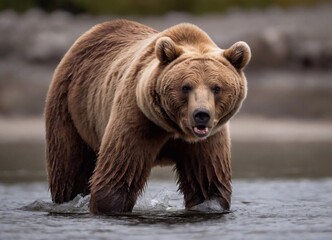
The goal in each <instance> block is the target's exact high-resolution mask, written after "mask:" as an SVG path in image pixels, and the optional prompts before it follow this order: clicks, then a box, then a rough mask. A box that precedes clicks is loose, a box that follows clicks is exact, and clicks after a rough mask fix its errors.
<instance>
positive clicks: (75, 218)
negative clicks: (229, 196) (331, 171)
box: [0, 178, 332, 240]
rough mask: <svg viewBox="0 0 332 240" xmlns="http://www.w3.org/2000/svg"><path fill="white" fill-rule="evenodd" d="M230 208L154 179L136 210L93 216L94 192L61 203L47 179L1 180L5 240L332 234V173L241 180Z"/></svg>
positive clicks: (309, 236) (0, 210)
mask: <svg viewBox="0 0 332 240" xmlns="http://www.w3.org/2000/svg"><path fill="white" fill-rule="evenodd" d="M233 187H234V195H233V205H232V209H231V211H230V212H229V213H215V212H210V213H201V212H189V211H186V210H185V209H184V206H183V197H182V196H181V195H180V194H179V193H177V191H176V185H175V183H173V182H171V181H151V182H149V184H148V187H147V189H146V191H145V193H144V195H143V196H142V197H141V198H140V199H139V201H138V203H137V204H136V206H135V208H134V211H133V213H131V214H122V215H116V216H107V217H106V216H103V217H100V216H92V215H90V214H89V212H88V202H89V196H86V197H84V198H83V197H80V196H78V197H77V198H76V199H74V200H73V201H71V202H69V203H66V204H62V205H55V204H53V203H52V202H51V201H50V197H49V193H48V191H47V186H46V183H29V184H22V183H17V184H11V185H8V184H6V185H5V184H0V202H1V205H0V239H1V240H2V239H82V240H84V239H112V240H116V239H148V240H149V239H167V240H168V239H172V240H174V239H293V240H296V239H301V240H303V239H332V178H326V179H320V180H310V179H302V180H299V179H297V180H265V179H261V180H258V179H256V180H235V181H234V183H233Z"/></svg>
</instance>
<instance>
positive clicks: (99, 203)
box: [90, 116, 167, 214]
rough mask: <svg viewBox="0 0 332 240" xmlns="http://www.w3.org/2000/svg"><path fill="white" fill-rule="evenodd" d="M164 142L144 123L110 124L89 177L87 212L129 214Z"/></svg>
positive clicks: (162, 135)
mask: <svg viewBox="0 0 332 240" xmlns="http://www.w3.org/2000/svg"><path fill="white" fill-rule="evenodd" d="M136 117H137V116H136ZM142 121H143V122H142ZM165 141H167V136H165V132H164V131H163V130H161V129H160V128H159V127H157V126H155V125H154V124H153V123H151V122H148V120H142V119H140V120H138V119H134V118H132V119H130V120H128V119H127V120H126V119H123V118H122V120H121V122H120V121H110V123H109V124H108V126H107V128H106V133H105V136H104V137H103V140H102V144H101V148H100V152H99V156H98V159H97V164H96V168H95V171H94V174H93V176H92V178H91V200H90V211H91V213H93V214H113V213H121V212H131V211H132V209H133V207H134V205H135V203H136V200H137V197H138V195H139V194H140V193H141V191H142V190H143V188H144V185H145V183H146V181H147V178H148V176H149V174H150V171H151V168H152V166H153V162H154V161H155V159H156V156H157V154H158V152H159V151H160V148H161V146H162V145H163V144H164V143H165Z"/></svg>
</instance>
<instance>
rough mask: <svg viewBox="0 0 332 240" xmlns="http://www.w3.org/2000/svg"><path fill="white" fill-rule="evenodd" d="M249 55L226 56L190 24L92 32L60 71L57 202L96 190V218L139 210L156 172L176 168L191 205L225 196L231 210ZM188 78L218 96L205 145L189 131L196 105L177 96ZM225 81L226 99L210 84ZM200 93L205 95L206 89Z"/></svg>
mask: <svg viewBox="0 0 332 240" xmlns="http://www.w3.org/2000/svg"><path fill="white" fill-rule="evenodd" d="M170 39H171V40H170ZM242 50H243V48H242V47H241V46H240V47H239V46H235V47H233V48H230V49H228V50H226V51H223V50H220V49H218V48H217V46H216V45H215V44H214V43H213V42H212V40H211V39H210V38H209V37H208V35H206V34H205V33H204V32H203V31H202V30H200V29H199V28H197V27H196V26H194V25H191V24H180V25H177V26H175V27H172V28H169V29H167V30H165V31H163V32H160V33H158V32H157V31H155V30H153V29H151V28H149V27H147V26H144V25H141V24H138V23H135V22H130V21H125V20H118V21H110V22H105V23H103V24H99V25H97V26H95V27H94V28H92V29H91V30H89V31H88V32H87V33H85V34H83V35H82V36H81V37H80V38H79V39H78V40H77V41H76V42H75V43H74V45H73V46H72V47H71V48H70V50H69V51H68V52H67V53H66V55H65V56H64V58H63V59H62V61H61V62H60V64H59V66H58V67H57V69H56V71H55V73H54V76H53V80H52V83H51V86H50V89H49V92H48V96H47V101H46V107H45V118H46V157H47V171H48V179H49V187H50V191H51V195H52V199H53V201H54V202H56V203H62V202H66V201H69V200H71V199H73V198H74V197H75V196H76V195H77V194H79V193H82V194H88V193H90V192H91V201H90V210H91V212H92V213H94V214H109V213H114V212H125V211H131V210H132V208H133V206H134V204H135V202H136V199H137V197H138V195H139V194H140V193H141V191H142V189H143V188H144V186H145V184H146V181H147V178H148V176H149V174H150V171H151V169H152V167H153V166H156V165H165V164H174V166H175V170H176V172H177V175H178V184H179V189H180V190H181V191H182V192H183V194H184V199H185V205H186V207H187V208H190V207H193V206H195V205H197V204H199V203H202V202H203V201H205V200H209V199H217V200H218V201H219V202H220V204H221V206H223V207H224V208H225V209H229V207H230V203H231V192H232V188H231V166H230V165H231V164H230V138H229V133H228V125H227V122H228V120H229V119H230V117H231V116H233V115H234V114H235V113H236V112H237V111H238V109H239V108H240V106H241V103H242V101H243V99H244V98H245V95H246V79H245V77H244V75H243V72H242V68H243V67H244V66H245V65H246V64H247V63H248V61H249V59H250V53H249V55H248V54H243V53H242V52H241V51H242ZM211 66H212V67H211ZM210 68H211V70H209V69H210ZM194 69H196V70H197V71H196V70H194ZM220 72H221V74H219V73H220ZM207 77H208V78H211V79H212V80H211V81H210V82H209V83H206V81H205V80H204V79H205V78H207ZM188 79H192V80H193V82H192V84H193V86H194V88H195V89H196V87H197V89H198V88H199V89H201V90H200V91H201V92H202V93H204V94H205V95H204V96H210V97H209V98H210V100H206V99H205V98H202V97H201V99H203V100H204V99H205V100H206V101H203V102H206V103H207V106H211V107H210V108H211V111H213V114H214V115H213V116H214V119H213V120H215V122H214V123H213V124H214V125H213V128H211V134H210V136H209V137H207V138H206V139H196V138H195V137H194V135H193V134H192V133H191V132H190V130H189V129H188V126H189V125H188V124H189V123H190V120H189V119H188V112H190V111H192V109H191V107H188V106H189V105H190V106H191V105H193V106H195V104H194V103H192V104H188V102H187V101H188V98H186V96H183V95H182V94H181V93H180V92H181V91H178V89H180V90H181V83H182V82H183V81H189V80H188ZM216 83H218V84H219V83H220V84H221V87H222V89H223V92H222V94H220V95H218V96H217V95H216V96H214V95H213V94H212V95H211V93H210V89H209V87H208V86H210V85H211V84H216ZM208 84H210V85H208ZM211 86H212V85H211ZM192 94H196V95H197V96H198V95H199V96H203V95H202V94H201V93H200V92H199V91H198V90H195V92H194V93H192ZM200 94H201V95H200ZM191 96H193V95H191ZM192 98H193V97H192ZM193 99H197V97H196V98H193ZM211 101H213V102H211ZM200 102H202V101H200ZM209 104H210V105H209ZM211 124H212V123H211Z"/></svg>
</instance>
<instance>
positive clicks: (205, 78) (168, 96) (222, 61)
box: [137, 24, 251, 142]
mask: <svg viewBox="0 0 332 240" xmlns="http://www.w3.org/2000/svg"><path fill="white" fill-rule="evenodd" d="M154 46H155V47H154V49H155V53H154V54H155V59H154V60H153V61H152V63H151V64H150V66H149V67H148V68H147V70H146V71H144V73H143V74H142V77H141V80H140V83H139V85H138V86H139V87H138V88H137V89H138V92H137V95H139V97H138V98H137V101H138V105H139V107H140V108H141V110H142V111H143V112H144V113H145V115H146V116H147V117H148V118H149V119H150V120H152V121H153V122H154V123H155V124H157V125H159V126H160V127H162V128H164V129H165V130H166V131H168V132H170V133H172V134H174V135H173V136H174V137H175V138H182V139H184V140H186V141H190V142H194V141H199V140H202V139H205V138H207V137H209V136H211V135H213V134H215V133H216V132H218V131H219V130H220V129H221V127H222V126H223V124H225V123H226V122H227V121H228V120H229V119H230V118H231V117H232V116H233V115H234V114H235V113H236V112H237V111H238V110H239V108H240V106H241V104H242V102H243V100H244V99H245V97H246V92H247V82H246V78H245V76H244V74H243V68H244V67H245V66H246V65H247V64H248V62H249V61H250V58H251V53H250V48H249V46H248V45H247V44H246V43H245V42H237V43H235V44H234V45H232V46H231V47H230V48H228V49H220V48H218V47H217V46H216V44H215V43H214V42H213V41H212V40H211V39H210V38H209V37H208V35H207V34H206V33H204V32H203V31H202V30H200V29H199V28H197V27H196V26H193V25H190V24H182V25H178V26H176V27H173V28H171V29H169V30H168V31H166V32H164V34H161V36H160V37H159V38H158V39H157V40H156V41H155V43H154Z"/></svg>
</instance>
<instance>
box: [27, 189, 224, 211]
mask: <svg viewBox="0 0 332 240" xmlns="http://www.w3.org/2000/svg"><path fill="white" fill-rule="evenodd" d="M89 202H90V195H87V196H82V195H77V196H76V197H75V198H74V199H73V200H72V201H69V202H66V203H62V204H55V203H53V202H49V201H43V200H37V201H34V202H33V203H31V204H28V205H26V206H24V207H23V208H21V209H22V210H26V211H38V212H48V213H52V214H88V213H89ZM184 210H185V206H184V204H183V195H182V194H180V193H178V192H177V191H173V190H168V189H167V188H163V189H162V190H161V191H159V192H158V193H157V194H155V195H153V196H152V197H151V196H150V194H149V192H146V193H145V194H144V195H143V196H141V197H140V198H139V199H138V201H137V203H136V205H135V206H134V209H133V212H136V213H140V212H150V213H152V212H164V213H167V212H176V211H184ZM190 210H191V211H193V212H200V213H222V212H224V209H223V208H222V207H221V206H220V205H219V203H218V201H217V200H209V201H205V202H203V203H201V204H199V205H197V206H194V207H193V208H191V209H190Z"/></svg>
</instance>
